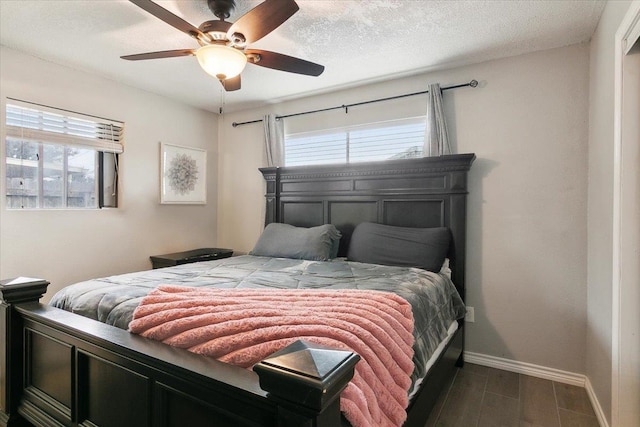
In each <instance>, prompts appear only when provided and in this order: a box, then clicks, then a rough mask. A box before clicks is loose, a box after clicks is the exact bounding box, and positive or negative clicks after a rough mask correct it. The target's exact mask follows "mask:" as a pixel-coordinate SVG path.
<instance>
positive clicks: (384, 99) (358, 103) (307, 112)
mask: <svg viewBox="0 0 640 427" xmlns="http://www.w3.org/2000/svg"><path fill="white" fill-rule="evenodd" d="M467 86H471V87H476V86H478V81H477V80H471V81H470V82H469V83H463V84H460V85H455V86H447V87H443V88H442V90H449V89H457V88H459V87H467ZM425 93H429V91H428V90H423V91H421V92H414V93H406V94H404V95H397V96H390V97H388V98H378V99H372V100H370V101H363V102H356V103H355V104H347V105H339V106H337V107H329V108H321V109H319V110H311V111H303V112H302V113H294V114H287V115H284V116H276V120H280V119H285V118H287V117H295V116H303V115H305V114H313V113H321V112H323V111H331V110H344V111H345V113H348V112H349V108H351V107H357V106H360V105H366V104H373V103H374V102H382V101H391V100H393V99H400V98H406V97H409V96H416V95H424V94H425ZM261 121H262V119H257V120H251V121H248V122H239V123H238V122H233V123H232V124H231V126H233V127H234V128H235V127H238V126H242V125H249V124H251V123H260V122H261Z"/></svg>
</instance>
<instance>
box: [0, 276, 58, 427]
mask: <svg viewBox="0 0 640 427" xmlns="http://www.w3.org/2000/svg"><path fill="white" fill-rule="evenodd" d="M48 285H49V282H47V281H45V280H40V279H30V278H26V277H19V278H17V279H8V280H0V426H3V427H4V426H18V425H24V421H23V420H22V419H21V418H20V416H19V415H18V404H19V403H20V397H21V393H22V381H23V377H22V364H23V360H22V347H23V335H22V318H21V317H20V316H19V315H18V313H17V312H16V311H15V309H14V306H15V304H18V303H26V302H38V300H40V298H41V297H42V295H44V293H45V292H46V291H47V286H48Z"/></svg>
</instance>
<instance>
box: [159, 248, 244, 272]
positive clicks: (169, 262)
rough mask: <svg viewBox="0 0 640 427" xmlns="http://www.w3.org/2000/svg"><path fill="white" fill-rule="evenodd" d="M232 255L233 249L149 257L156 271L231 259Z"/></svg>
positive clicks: (207, 249)
mask: <svg viewBox="0 0 640 427" xmlns="http://www.w3.org/2000/svg"><path fill="white" fill-rule="evenodd" d="M231 255H233V250H231V249H223V248H201V249H194V250H191V251H185V252H176V253H173V254H165V255H154V256H151V257H149V259H151V263H152V264H153V268H154V269H155V268H163V267H171V266H174V265H181V264H189V263H192V262H199V261H213V260H216V259H222V258H229V257H230V256H231Z"/></svg>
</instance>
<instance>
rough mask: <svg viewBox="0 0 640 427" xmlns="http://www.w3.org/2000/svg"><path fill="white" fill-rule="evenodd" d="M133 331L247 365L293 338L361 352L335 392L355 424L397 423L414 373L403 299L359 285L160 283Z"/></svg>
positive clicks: (408, 318) (410, 323)
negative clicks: (284, 287)
mask: <svg viewBox="0 0 640 427" xmlns="http://www.w3.org/2000/svg"><path fill="white" fill-rule="evenodd" d="M129 329H130V331H131V332H133V333H136V334H141V335H142V336H144V337H147V338H151V339H155V340H159V341H162V342H164V343H166V344H169V345H172V346H176V347H180V348H186V349H188V350H189V351H192V352H194V353H198V354H203V355H206V356H210V357H215V358H217V359H219V360H221V361H223V362H226V363H230V364H233V365H238V366H241V367H244V368H251V367H252V366H253V365H254V364H256V363H257V362H259V361H260V360H262V359H264V358H266V357H267V356H269V355H271V354H272V353H274V352H276V351H278V350H280V349H282V348H284V347H286V346H288V345H289V344H291V343H293V342H294V341H296V340H298V339H304V340H307V341H310V342H314V343H317V344H321V345H326V346H330V347H334V348H337V349H341V350H349V351H353V352H356V353H358V354H359V355H360V357H361V360H360V362H358V364H357V365H356V368H355V374H354V377H353V379H352V380H351V382H350V383H349V384H348V385H347V387H346V388H345V390H344V391H343V392H342V394H341V396H340V407H341V410H342V412H343V413H344V415H345V417H346V418H347V420H349V422H350V423H351V424H352V425H353V426H354V427H359V426H376V427H377V426H401V425H402V424H403V423H404V421H405V419H406V408H407V405H408V397H407V392H408V390H409V387H410V386H411V379H410V375H411V373H412V371H413V361H412V357H413V348H412V346H413V340H414V339H413V314H412V312H411V306H410V305H409V303H408V302H407V301H406V300H404V299H403V298H401V297H399V296H397V295H396V294H393V293H390V292H381V291H364V290H331V291H325V290H298V289H292V290H275V289H212V288H190V287H183V286H169V285H168V286H160V287H158V288H156V289H155V290H154V291H152V292H151V293H150V294H149V295H148V296H146V297H145V298H144V299H143V300H142V303H141V304H140V305H139V306H138V308H136V310H135V312H134V314H133V320H132V321H131V323H130V324H129Z"/></svg>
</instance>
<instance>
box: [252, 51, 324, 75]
mask: <svg viewBox="0 0 640 427" xmlns="http://www.w3.org/2000/svg"><path fill="white" fill-rule="evenodd" d="M244 53H245V54H246V55H247V57H248V59H249V62H251V63H253V64H255V65H259V66H261V67H266V68H273V69H274V70H280V71H288V72H290V73H296V74H304V75H307V76H319V75H320V74H322V72H323V71H324V65H320V64H316V63H313V62H309V61H305V60H304V59H300V58H294V57H293V56H288V55H283V54H281V53H276V52H270V51H268V50H260V49H247V50H245V51H244ZM252 55H257V58H258V59H257V61H255V62H254V61H253V60H252V59H251V57H252Z"/></svg>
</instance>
